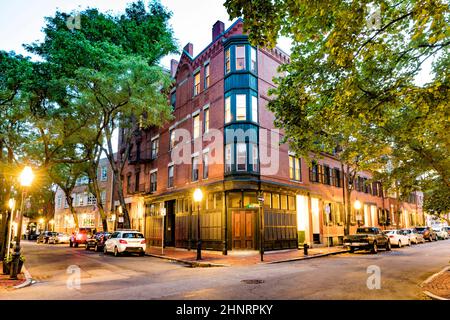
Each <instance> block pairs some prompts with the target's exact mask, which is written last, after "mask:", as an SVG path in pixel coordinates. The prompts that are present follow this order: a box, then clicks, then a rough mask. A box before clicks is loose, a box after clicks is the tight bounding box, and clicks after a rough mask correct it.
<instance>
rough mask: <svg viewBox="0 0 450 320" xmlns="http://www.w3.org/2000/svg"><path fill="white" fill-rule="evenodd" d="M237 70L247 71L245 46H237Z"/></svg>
mask: <svg viewBox="0 0 450 320" xmlns="http://www.w3.org/2000/svg"><path fill="white" fill-rule="evenodd" d="M236 70H245V46H236Z"/></svg>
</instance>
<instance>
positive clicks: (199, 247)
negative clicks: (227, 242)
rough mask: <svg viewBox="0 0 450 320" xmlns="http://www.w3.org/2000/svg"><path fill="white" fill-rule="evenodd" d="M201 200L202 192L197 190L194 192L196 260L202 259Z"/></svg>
mask: <svg viewBox="0 0 450 320" xmlns="http://www.w3.org/2000/svg"><path fill="white" fill-rule="evenodd" d="M202 199H203V192H202V190H201V189H199V188H197V189H195V191H194V202H196V203H197V260H201V259H202V239H201V236H200V203H201V202H202Z"/></svg>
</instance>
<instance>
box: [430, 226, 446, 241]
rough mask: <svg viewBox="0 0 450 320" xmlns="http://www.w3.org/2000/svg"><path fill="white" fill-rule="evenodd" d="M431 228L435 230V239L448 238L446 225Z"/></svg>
mask: <svg viewBox="0 0 450 320" xmlns="http://www.w3.org/2000/svg"><path fill="white" fill-rule="evenodd" d="M433 230H434V231H435V232H436V237H437V239H441V240H446V239H448V232H447V227H434V228H433Z"/></svg>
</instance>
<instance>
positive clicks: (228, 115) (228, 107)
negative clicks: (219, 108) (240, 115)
mask: <svg viewBox="0 0 450 320" xmlns="http://www.w3.org/2000/svg"><path fill="white" fill-rule="evenodd" d="M230 121H231V97H227V98H225V123H228V122H230Z"/></svg>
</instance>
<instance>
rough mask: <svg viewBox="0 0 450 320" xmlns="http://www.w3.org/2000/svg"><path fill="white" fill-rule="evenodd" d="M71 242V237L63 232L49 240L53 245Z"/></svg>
mask: <svg viewBox="0 0 450 320" xmlns="http://www.w3.org/2000/svg"><path fill="white" fill-rule="evenodd" d="M69 241H70V236H69V235H68V234H67V233H63V232H58V233H56V234H55V235H53V236H51V237H50V238H49V239H48V243H53V244H57V243H69Z"/></svg>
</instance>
